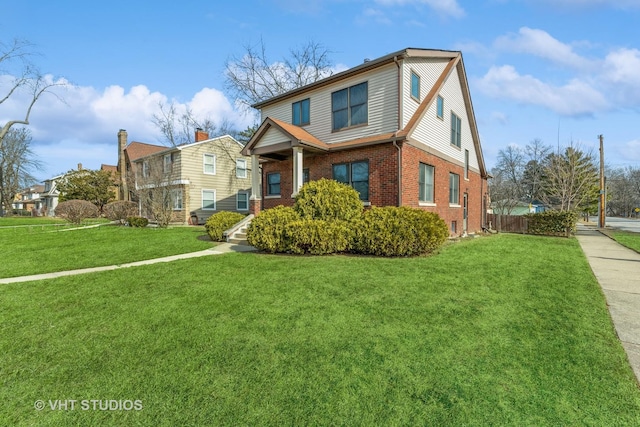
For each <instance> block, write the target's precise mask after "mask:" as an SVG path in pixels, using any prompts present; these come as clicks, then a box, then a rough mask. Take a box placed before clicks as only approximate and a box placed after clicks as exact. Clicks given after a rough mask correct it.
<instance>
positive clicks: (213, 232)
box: [204, 211, 244, 242]
mask: <svg viewBox="0 0 640 427" xmlns="http://www.w3.org/2000/svg"><path fill="white" fill-rule="evenodd" d="M243 219H244V215H243V214H241V213H239V212H227V211H222V212H218V213H216V214H213V215H211V216H210V217H209V218H208V219H207V222H205V224H204V229H205V230H206V231H207V234H208V235H209V237H211V240H213V241H214V242H221V241H223V240H224V235H223V233H224V232H225V230H228V229H229V228H230V227H232V226H233V225H235V224H237V223H238V222H240V221H242V220H243Z"/></svg>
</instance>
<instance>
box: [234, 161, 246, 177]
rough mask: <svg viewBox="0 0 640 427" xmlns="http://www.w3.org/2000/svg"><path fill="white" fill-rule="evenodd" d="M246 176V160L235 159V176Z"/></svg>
mask: <svg viewBox="0 0 640 427" xmlns="http://www.w3.org/2000/svg"><path fill="white" fill-rule="evenodd" d="M246 177H247V161H246V160H245V159H236V178H246Z"/></svg>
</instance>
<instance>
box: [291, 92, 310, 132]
mask: <svg viewBox="0 0 640 427" xmlns="http://www.w3.org/2000/svg"><path fill="white" fill-rule="evenodd" d="M309 105H310V103H309V98H307V99H303V100H302V101H298V102H294V103H293V104H291V107H292V112H291V117H292V118H293V119H292V123H293V124H294V125H296V126H304V125H308V124H309V123H310V119H309V111H310V109H309Z"/></svg>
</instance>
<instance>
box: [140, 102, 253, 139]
mask: <svg viewBox="0 0 640 427" xmlns="http://www.w3.org/2000/svg"><path fill="white" fill-rule="evenodd" d="M158 108H159V109H160V112H159V113H158V114H154V115H153V118H152V122H153V124H154V125H155V126H156V127H157V128H158V129H159V130H160V132H161V134H162V137H163V140H162V143H163V144H165V145H168V146H171V147H177V146H178V145H183V144H188V143H190V142H194V137H195V130H196V129H201V130H202V131H204V132H206V133H207V134H209V136H211V137H216V136H221V135H231V136H233V137H234V138H235V137H236V136H238V135H239V134H240V132H239V131H238V130H237V129H236V128H235V126H234V125H233V123H231V122H230V121H229V120H227V119H224V120H222V121H221V122H220V123H216V122H215V121H214V120H213V119H211V118H210V117H206V118H204V119H199V118H197V117H196V115H195V113H194V112H193V110H191V109H189V108H187V109H186V110H185V111H184V112H180V111H178V110H179V108H178V106H177V105H176V103H175V102H171V103H169V104H165V103H162V102H161V103H159V104H158Z"/></svg>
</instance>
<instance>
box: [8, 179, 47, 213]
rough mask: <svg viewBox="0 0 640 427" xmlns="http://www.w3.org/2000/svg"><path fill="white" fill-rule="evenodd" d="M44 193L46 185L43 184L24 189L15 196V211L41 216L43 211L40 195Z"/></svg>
mask: <svg viewBox="0 0 640 427" xmlns="http://www.w3.org/2000/svg"><path fill="white" fill-rule="evenodd" d="M42 193H44V185H41V184H37V185H33V186H31V187H27V188H24V189H22V190H21V191H20V192H19V193H18V194H16V196H15V199H14V200H15V201H14V203H13V209H15V210H20V211H25V212H28V213H29V214H30V215H33V216H39V215H40V214H41V209H42V200H41V199H40V194H42Z"/></svg>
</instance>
